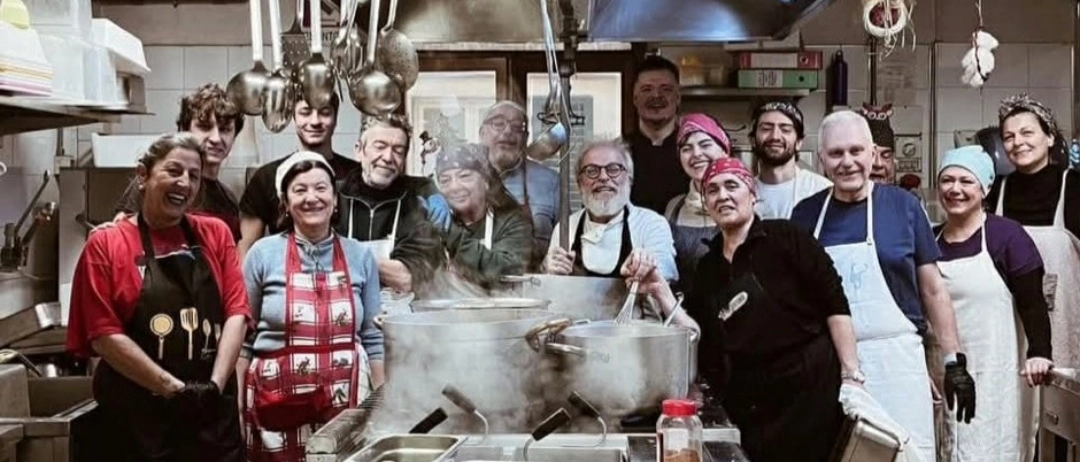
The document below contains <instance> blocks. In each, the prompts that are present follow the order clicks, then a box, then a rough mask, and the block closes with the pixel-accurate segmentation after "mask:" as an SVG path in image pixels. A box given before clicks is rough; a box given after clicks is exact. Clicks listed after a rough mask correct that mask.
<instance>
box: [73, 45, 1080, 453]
mask: <svg viewBox="0 0 1080 462" xmlns="http://www.w3.org/2000/svg"><path fill="white" fill-rule="evenodd" d="M679 102H680V101H679V86H678V69H677V67H675V66H674V65H673V64H672V63H670V62H668V61H666V60H663V59H662V58H658V57H648V58H647V59H646V60H645V62H644V63H643V65H642V67H641V68H640V69H639V71H638V72H637V74H636V75H635V76H634V105H635V108H636V110H637V114H638V118H639V120H638V130H637V131H635V132H634V133H632V134H630V135H627V136H626V137H624V138H623V139H622V140H599V141H595V142H591V143H589V144H587V145H586V146H584V147H583V148H582V149H581V151H580V155H579V156H578V158H577V160H576V161H575V162H574V165H573V168H574V172H575V177H576V179H575V182H576V187H577V190H578V191H579V192H580V195H581V202H582V207H581V209H580V210H578V211H575V212H574V213H572V214H571V215H570V217H569V220H568V225H569V226H570V228H569V230H568V231H569V232H568V233H567V235H568V237H569V242H567V243H563V242H561V239H560V238H559V236H560V235H561V233H560V230H559V224H558V218H557V217H558V216H559V212H560V209H561V207H568V206H569V204H560V203H559V182H558V176H557V174H556V172H554V171H553V170H551V169H548V168H546V167H544V166H543V165H541V164H539V163H538V162H535V161H533V160H531V159H528V158H527V157H526V156H525V155H524V151H525V149H524V148H525V144H526V142H527V141H528V131H527V127H528V115H527V114H526V111H525V109H524V108H523V107H522V106H521V105H519V104H517V103H514V102H510V101H503V102H499V103H497V104H495V105H494V106H492V107H491V108H489V110H488V111H487V112H486V113H485V115H484V118H483V122H482V124H481V127H480V130H479V133H478V138H479V140H480V142H479V143H453V144H448V145H445V146H440V147H439V149H438V154H437V157H436V159H435V167H434V171H433V175H432V177H431V179H428V178H424V177H410V176H407V175H405V159H406V156H407V153H408V151H409V147H410V143H411V141H412V136H413V134H412V133H411V127H410V126H409V125H408V123H407V122H406V121H405V120H404V119H403V118H401V117H400V116H389V117H385V118H381V119H371V121H370V123H369V124H368V125H367V126H366V127H364V129H363V133H362V134H361V135H360V137H359V139H358V140H357V142H356V143H355V145H354V149H353V153H351V155H342V154H340V153H335V152H333V150H332V149H331V148H330V139H331V137H332V135H333V133H334V129H335V128H336V123H337V110H338V106H339V104H340V100H339V99H338V98H337V97H335V98H333V99H332V100H331V101H330V103H329V104H328V105H327V106H326V107H322V108H314V107H311V106H309V105H308V104H307V103H306V102H304V101H298V102H297V104H296V107H295V111H294V114H293V117H294V119H293V120H294V122H295V125H296V131H297V136H298V139H299V142H300V144H301V149H300V150H298V151H297V152H296V153H293V154H289V155H287V156H285V157H282V158H281V159H279V160H276V161H273V162H269V163H267V164H265V165H263V166H261V167H260V168H259V169H258V170H257V171H256V172H255V174H254V175H253V177H252V178H251V180H250V181H249V183H248V184H247V186H246V188H245V190H244V191H243V194H242V195H241V196H240V199H239V200H237V199H236V195H235V194H233V193H232V192H231V191H229V189H228V187H226V186H225V185H223V184H222V183H220V182H219V181H218V172H219V171H220V168H221V165H222V163H223V162H224V161H225V159H226V158H227V157H228V155H229V152H230V150H231V148H232V144H233V141H234V140H235V137H236V133H237V132H239V131H240V130H241V128H242V127H243V123H244V118H243V116H242V114H241V113H240V111H239V110H238V108H237V107H236V106H235V105H234V104H233V103H232V102H231V101H230V100H229V99H228V98H227V97H226V95H225V92H224V91H223V90H222V89H221V88H220V87H218V86H216V85H207V86H204V87H202V88H200V89H199V90H197V91H196V92H195V93H194V94H192V95H189V96H186V97H185V98H184V99H183V100H182V101H181V112H180V116H179V117H178V120H177V129H178V132H179V133H176V134H169V135H165V136H162V137H161V138H160V139H158V140H157V141H156V142H155V143H154V144H153V145H152V146H151V147H150V148H149V150H148V152H147V153H146V154H145V155H144V156H143V158H142V159H141V160H140V163H139V165H138V168H137V171H136V178H135V179H134V180H133V182H132V185H131V186H130V187H129V188H128V191H127V192H126V193H125V195H124V198H123V199H122V200H121V201H120V203H119V204H118V214H117V216H116V219H115V221H114V222H113V223H110V224H106V225H102V226H101V227H100V228H99V229H97V230H95V231H94V232H92V233H91V234H90V236H89V237H88V239H87V243H86V246H85V248H84V250H83V254H82V257H81V258H80V260H79V263H78V266H77V268H76V272H75V276H74V280H73V290H72V299H71V318H70V321H69V329H68V347H69V349H70V350H71V351H72V352H73V353H74V354H76V355H78V356H81V357H93V356H98V357H100V358H101V359H102V360H101V362H100V366H99V367H98V368H97V371H96V372H95V376H94V390H95V397H96V398H97V400H98V403H99V410H100V412H101V414H102V416H103V418H104V419H106V421H107V422H108V424H107V428H109V429H110V433H109V434H110V435H111V436H110V437H112V438H117V439H116V441H117V445H116V446H115V447H124V448H127V449H125V450H124V451H123V452H124V454H121V455H120V456H119V457H120V458H121V460H151V459H153V460H194V459H198V460H222V461H226V460H245V458H246V460H255V461H258V460H271V461H293V460H302V459H303V445H304V442H305V441H306V440H307V438H308V437H310V435H311V434H312V433H313V431H314V430H316V429H317V428H318V426H319V425H321V424H322V423H325V422H327V421H328V420H329V419H330V418H331V417H333V416H334V415H336V414H337V413H338V412H340V411H341V410H342V409H345V408H347V407H350V406H355V405H356V404H357V403H358V402H360V401H361V400H362V399H363V398H364V397H365V396H367V394H368V393H369V392H370V391H371V390H372V389H374V388H375V387H378V386H379V385H380V384H381V383H382V382H383V381H384V380H385V373H384V369H383V355H384V352H383V347H382V343H383V341H382V333H381V331H380V330H379V329H378V328H377V327H376V326H375V323H374V318H375V316H376V315H377V314H378V313H379V312H380V311H383V310H387V311H389V309H390V307H391V306H392V305H393V304H394V302H395V301H400V300H406V301H407V300H410V299H411V298H413V297H416V298H434V297H448V298H450V297H453V298H456V297H474V296H485V295H487V294H490V293H491V291H492V290H495V289H497V288H498V287H499V286H500V284H501V279H502V278H503V277H504V276H506V275H514V274H522V273H525V272H545V273H549V274H554V275H567V276H588V277H606V278H623V279H626V280H627V283H628V284H629V283H630V282H637V287H638V290H639V292H640V293H642V294H645V295H647V296H646V297H644V298H645V299H647V300H648V302H647V303H648V304H649V305H650V306H652V307H653V308H654V311H655V312H656V313H655V314H657V315H658V316H661V317H664V318H668V317H672V318H673V319H674V322H675V323H677V324H682V325H685V326H688V327H690V328H692V329H696V330H699V331H700V332H701V334H702V335H701V346H700V351H701V354H700V367H699V370H700V374H701V376H702V377H703V378H704V379H705V380H706V381H708V382H709V383H710V384H711V385H712V386H713V388H714V389H716V390H717V391H718V393H719V394H720V396H721V397H722V399H723V402H724V406H725V408H726V409H727V411H728V412H729V413H730V415H731V418H732V420H733V421H734V423H735V424H736V425H737V426H738V427H739V428H740V430H741V434H742V443H743V446H744V448H745V449H746V451H747V452H748V454H749V456H750V458H751V459H752V460H754V461H766V462H767V461H786V460H825V459H826V458H827V456H828V454H829V451H830V450H831V449H832V446H833V444H834V442H835V437H836V436H837V434H838V433H839V430H840V426H841V423H842V419H843V413H842V410H841V404H840V401H841V397H842V396H843V395H844V393H845V392H844V391H843V390H848V391H850V390H852V389H854V390H858V391H860V392H866V393H868V394H869V395H870V396H872V397H873V399H874V400H876V402H877V403H879V404H880V406H881V408H883V409H884V410H885V411H886V412H887V413H888V415H889V417H890V418H891V419H893V420H895V422H896V423H897V424H898V425H899V426H900V427H902V428H903V430H904V431H905V432H906V433H907V435H909V436H910V439H909V440H908V441H907V447H908V448H909V451H915V452H917V453H918V454H919V455H921V456H922V459H923V460H925V461H931V460H935V458H934V452H935V450H936V449H935V441H936V439H940V438H943V436H942V435H935V430H934V422H933V419H934V408H933V406H934V402H935V401H936V400H940V399H942V398H941V395H942V394H943V395H944V397H943V399H944V400H945V401H947V402H948V407H949V409H951V410H952V412H953V414H954V415H955V420H956V421H958V422H962V423H958V424H953V425H952V426H951V427H950V432H951V433H950V435H951V436H952V438H953V439H954V441H956V444H955V445H953V446H954V447H953V448H952V450H954V451H955V452H956V453H957V454H959V455H960V457H961V459H962V460H978V459H980V457H982V456H981V454H992V455H999V454H1016V455H1017V456H1016V458H1021V457H1024V456H1025V455H1026V456H1028V459H1030V452H1031V451H1032V450H1033V446H1032V442H1033V433H1032V431H1033V425H1034V423H1035V422H1034V420H1033V418H1032V417H1031V414H1030V409H1029V407H1030V406H1032V405H1033V401H1032V398H1031V395H1030V389H1029V388H1030V387H1033V386H1035V385H1039V384H1040V383H1042V382H1043V381H1044V380H1045V378H1046V374H1047V373H1048V371H1049V370H1050V368H1051V367H1053V362H1052V355H1051V351H1052V349H1053V350H1056V352H1057V353H1058V355H1059V356H1061V357H1064V355H1069V358H1070V359H1069V361H1072V360H1073V359H1075V358H1074V356H1075V355H1076V354H1077V352H1076V351H1075V350H1076V349H1075V345H1076V344H1078V343H1080V338H1077V337H1080V332H1077V330H1078V328H1077V327H1076V325H1077V324H1076V322H1075V321H1072V320H1070V319H1068V316H1065V315H1066V314H1067V312H1065V313H1063V312H1062V311H1063V310H1069V309H1072V310H1075V309H1077V307H1080V300H1078V299H1080V292H1076V289H1075V288H1074V287H1072V286H1070V285H1069V284H1067V283H1065V284H1062V283H1057V284H1056V285H1053V284H1052V285H1050V286H1049V287H1051V288H1050V289H1047V290H1044V281H1051V280H1054V277H1055V276H1056V275H1058V274H1072V273H1069V271H1075V270H1076V269H1078V268H1080V259H1078V256H1080V245H1078V244H1080V243H1078V242H1077V241H1076V237H1075V236H1076V232H1077V231H1078V230H1080V206H1077V204H1074V203H1073V202H1075V201H1076V199H1077V198H1078V197H1080V192H1078V191H1074V189H1076V188H1077V187H1080V186H1077V185H1080V183H1078V181H1080V179H1078V178H1075V176H1076V174H1075V172H1071V171H1068V170H1066V169H1065V168H1064V167H1063V166H1059V165H1055V164H1053V163H1050V162H1049V159H1050V156H1049V153H1050V152H1051V151H1052V150H1053V149H1058V145H1059V142H1060V141H1061V139H1062V138H1061V134H1060V133H1059V132H1058V131H1057V127H1056V124H1055V122H1054V121H1053V117H1052V115H1051V114H1050V113H1049V111H1048V110H1046V109H1045V108H1044V107H1043V106H1041V105H1040V104H1038V103H1037V102H1034V101H1032V100H1030V99H1027V98H1026V97H1025V98H1014V99H1010V100H1007V101H1006V102H1005V103H1004V105H1003V109H1002V113H1001V121H1002V123H1001V131H1002V137H1003V139H1004V143H1005V146H1006V148H1007V150H1008V154H1009V159H1010V160H1011V161H1012V162H1013V163H1014V165H1016V167H1017V171H1016V173H1013V174H1011V175H1009V176H1008V177H1007V179H1002V178H995V175H994V168H993V162H992V160H991V158H990V157H989V156H988V155H987V154H986V153H985V152H983V151H982V150H981V148H978V147H966V148H961V149H957V150H953V151H950V152H949V153H948V154H947V155H946V156H945V157H944V158H943V159H942V162H941V164H940V165H939V169H938V171H937V174H938V178H939V181H938V183H939V185H940V186H939V195H940V200H941V202H942V205H943V207H944V209H945V210H946V211H947V212H948V217H949V218H948V220H947V221H946V222H945V223H944V224H942V225H940V226H938V227H937V228H934V227H932V225H931V223H930V221H929V219H928V218H927V215H926V213H925V212H924V210H923V208H922V206H921V204H920V203H919V201H918V199H917V198H916V197H915V196H914V195H912V194H910V193H908V192H906V191H904V190H902V189H900V188H898V187H896V186H893V185H891V184H889V183H890V182H891V181H893V180H892V177H893V176H894V175H893V174H891V173H888V170H887V169H888V167H887V165H886V163H887V160H888V159H891V155H889V153H887V152H886V151H888V150H891V149H893V148H894V146H891V145H889V144H888V143H887V142H886V141H883V140H882V139H880V137H877V136H875V130H872V129H871V123H868V120H867V118H866V117H864V116H863V115H860V114H857V113H855V112H851V111H839V112H835V113H832V114H830V115H828V116H827V117H826V118H825V119H824V120H823V122H822V124H821V127H820V133H819V137H818V142H819V146H818V156H817V159H818V163H819V164H820V169H821V171H822V172H823V173H824V174H825V176H822V175H820V174H818V173H814V172H812V171H810V170H809V169H804V168H801V167H800V166H799V165H798V163H797V160H798V159H797V153H798V151H799V150H800V149H801V147H802V143H803V141H804V139H805V136H806V133H805V126H804V119H803V115H802V113H801V112H800V111H799V109H798V108H797V107H796V106H795V105H793V104H791V103H789V102H785V101H776V102H770V103H767V104H764V105H762V106H760V107H758V108H757V109H756V110H755V111H754V112H753V114H752V120H751V124H750V130H751V137H750V138H751V144H752V148H753V153H754V165H752V166H750V167H749V168H748V167H747V166H745V165H743V164H742V163H741V162H740V161H739V160H737V159H736V158H732V157H731V154H732V143H731V139H730V137H729V136H728V134H727V133H726V132H725V130H724V129H723V127H722V126H721V124H720V123H719V122H718V121H717V120H716V119H714V118H712V117H711V116H709V115H707V114H682V115H680V114H678V107H679ZM646 175H647V177H646ZM826 177H828V178H826ZM1039 178H1042V180H1038V179H1039ZM1006 185H1007V186H1008V190H1007V191H1006V190H1005V189H1006V188H1005V187H1006ZM984 203H989V204H990V205H991V207H990V209H991V210H996V214H989V213H987V212H986V211H985V209H984V207H983V206H984ZM999 204H1000V205H999ZM1014 220H1015V221H1014ZM1025 227H1026V229H1025ZM989 282H994V283H993V284H991V283H989ZM1047 293H1049V294H1050V295H1051V296H1050V297H1047V296H1044V294H1047ZM1055 294H1056V296H1054V295H1055ZM680 305H681V307H682V308H684V309H680ZM1048 306H1049V307H1053V306H1057V307H1059V308H1058V309H1057V310H1056V311H1051V310H1050V308H1048ZM1050 313H1053V329H1054V333H1055V336H1054V337H1053V342H1052V341H1051V336H1050V332H1051V314H1050ZM612 315H614V313H612ZM1014 317H1015V318H1018V319H1019V322H1017V321H1015V320H1014ZM1074 318H1075V316H1074ZM1017 332H1022V335H1018V334H1017ZM1070 336H1071V337H1070ZM1069 342H1072V343H1071V345H1073V349H1072V350H1071V351H1070V350H1069V349H1068V348H1067V347H1066V345H1069V344H1070V343H1069ZM924 345H925V347H924ZM936 369H940V370H941V373H940V374H934V373H932V371H934V370H936ZM845 387H846V388H845ZM976 389H978V394H976ZM939 391H940V393H939ZM976 409H977V410H978V415H977V416H976ZM950 420H952V419H950ZM242 427H243V428H242ZM242 435H244V436H242ZM123 457H127V459H123ZM113 458H114V459H115V458H116V457H115V456H114V457H113Z"/></svg>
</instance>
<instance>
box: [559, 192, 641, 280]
mask: <svg viewBox="0 0 1080 462" xmlns="http://www.w3.org/2000/svg"><path fill="white" fill-rule="evenodd" d="M588 219H589V213H588V212H582V214H581V219H580V220H578V224H577V230H576V231H574V244H573V245H572V246H570V251H571V252H574V270H573V272H572V273H570V274H572V275H574V276H594V277H602V278H617V277H620V274H619V270H620V269H622V265H623V263H625V262H626V257H629V256H630V251H631V250H633V247H634V243H633V242H631V241H630V207H625V208H623V223H622V244H621V246H620V247H619V260H618V262H617V263H615V269H613V270H611V272H610V273H607V274H603V273H597V272H594V271H592V270H590V269H589V268H586V267H585V262H584V261H582V257H583V255H582V252H581V233H582V232H583V231H584V229H585V220H588Z"/></svg>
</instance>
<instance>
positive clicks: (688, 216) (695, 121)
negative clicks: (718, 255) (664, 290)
mask: <svg viewBox="0 0 1080 462" xmlns="http://www.w3.org/2000/svg"><path fill="white" fill-rule="evenodd" d="M677 140H678V146H679V163H680V164H682V168H683V171H684V172H686V174H687V175H689V176H690V186H689V188H690V189H689V190H688V191H687V192H686V194H680V195H679V196H677V197H675V198H674V199H672V200H671V202H668V205H667V209H666V210H665V211H664V218H667V221H668V224H669V225H670V226H671V236H672V238H674V241H675V264H676V265H677V266H678V268H679V282H678V288H679V290H681V291H682V292H683V293H689V292H690V290H691V289H692V288H693V281H694V270H695V269H696V268H697V262H698V260H699V259H700V258H701V256H702V255H705V254H706V253H708V251H709V246H708V244H707V242H709V241H711V240H712V238H713V236H715V235H716V222H714V221H713V220H712V218H711V217H709V212H708V211H707V210H706V209H705V202H704V200H703V199H702V193H701V178H702V176H704V175H705V169H706V168H708V167H709V164H711V163H712V162H713V161H715V160H717V159H721V158H724V157H729V156H730V155H731V140H730V139H729V138H728V135H727V133H726V132H724V129H723V127H721V126H720V124H719V123H718V122H717V121H716V119H714V118H712V117H711V116H709V115H708V114H701V113H697V114H687V115H685V116H683V117H682V119H681V120H680V121H679V134H678V137H677Z"/></svg>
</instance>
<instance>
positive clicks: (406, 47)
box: [375, 0, 420, 91]
mask: <svg viewBox="0 0 1080 462" xmlns="http://www.w3.org/2000/svg"><path fill="white" fill-rule="evenodd" d="M397 9H398V0H390V18H389V19H387V20H386V25H385V26H383V28H382V31H381V32H380V33H379V48H378V49H377V50H376V51H375V52H376V53H377V54H378V62H379V66H381V67H382V70H383V72H385V73H386V75H388V76H390V79H391V80H393V81H394V83H396V84H397V85H398V87H399V88H401V91H409V89H410V88H412V87H413V85H415V84H416V79H417V78H418V77H419V76H420V57H419V55H417V54H416V47H414V46H413V44H412V42H410V41H409V38H408V37H406V36H405V34H402V33H401V31H399V30H397V29H394V20H395V19H396V18H397Z"/></svg>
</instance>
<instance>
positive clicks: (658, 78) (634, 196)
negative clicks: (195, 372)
mask: <svg viewBox="0 0 1080 462" xmlns="http://www.w3.org/2000/svg"><path fill="white" fill-rule="evenodd" d="M679 101H680V95H679V68H678V67H675V64H674V63H672V62H671V61H668V60H666V59H664V58H661V57H659V56H656V55H651V56H648V57H646V58H645V61H644V62H643V63H642V64H641V66H640V67H639V68H638V71H637V75H635V77H634V107H635V108H636V109H637V115H638V127H637V131H635V132H633V133H630V134H628V135H625V136H624V138H625V139H626V142H627V144H629V145H630V152H631V154H632V157H633V160H634V177H635V178H640V179H641V180H640V181H635V182H634V184H633V188H632V189H631V190H630V202H631V203H633V204H637V205H638V206H641V207H645V208H648V209H652V210H653V211H655V212H657V213H660V214H663V213H664V209H665V208H666V207H667V204H668V201H670V200H671V199H672V198H673V197H675V196H678V195H679V194H682V193H684V192H686V189H687V185H688V184H689V183H690V177H689V176H687V174H686V172H685V171H683V168H682V163H680V161H679V148H678V146H677V145H676V140H675V138H676V135H677V134H676V130H675V129H676V128H677V125H678V110H679Z"/></svg>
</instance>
